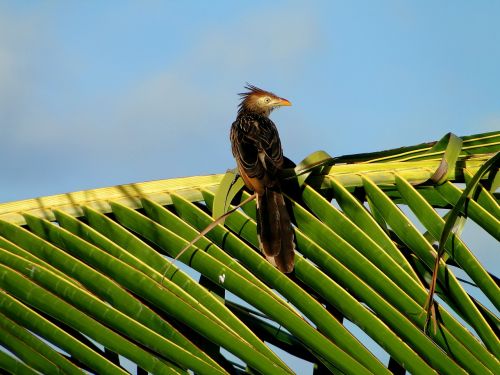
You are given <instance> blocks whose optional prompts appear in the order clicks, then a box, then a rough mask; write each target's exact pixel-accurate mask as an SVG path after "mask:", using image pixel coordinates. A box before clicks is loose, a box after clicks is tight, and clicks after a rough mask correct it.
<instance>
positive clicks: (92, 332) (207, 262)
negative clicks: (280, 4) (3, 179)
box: [0, 132, 500, 374]
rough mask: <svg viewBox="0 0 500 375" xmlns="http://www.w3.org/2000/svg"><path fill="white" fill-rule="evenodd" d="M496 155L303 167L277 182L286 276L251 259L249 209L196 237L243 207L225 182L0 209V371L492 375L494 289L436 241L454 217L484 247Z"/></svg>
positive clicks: (467, 144) (471, 141)
mask: <svg viewBox="0 0 500 375" xmlns="http://www.w3.org/2000/svg"><path fill="white" fill-rule="evenodd" d="M499 145H500V132H492V133H487V134H477V135H472V136H467V137H461V138H459V137H456V136H454V135H452V134H448V135H446V136H445V137H443V138H442V139H441V140H440V141H438V142H433V143H428V144H420V145H416V146H412V147H405V148H400V149H395V150H387V151H383V152H378V153H368V154H359V155H348V156H342V157H333V158H332V157H330V156H329V155H328V154H327V153H325V152H323V151H320V152H316V153H313V154H311V155H310V156H309V157H307V158H306V159H304V161H302V162H301V163H299V164H298V165H297V167H296V168H294V169H289V170H287V171H285V174H284V175H285V177H284V179H285V180H284V186H285V188H286V189H285V193H286V194H287V197H288V201H289V204H290V209H291V212H293V220H294V224H295V234H296V241H297V254H296V257H295V271H294V273H293V274H291V275H284V274H282V273H280V272H279V271H278V270H277V269H276V268H274V267H273V266H272V265H271V264H270V263H268V262H267V261H266V260H265V259H264V258H263V257H262V256H261V254H260V252H259V251H258V241H257V236H256V224H255V203H254V202H250V203H248V204H246V205H244V206H243V207H242V209H239V210H236V211H235V212H234V213H232V214H231V215H229V216H228V217H227V218H226V219H225V221H224V223H223V225H222V223H220V224H219V225H215V227H214V228H213V229H212V230H211V231H209V232H208V233H206V234H205V235H204V236H199V233H200V232H201V231H202V230H203V229H204V228H206V227H207V226H208V225H210V224H211V223H213V221H214V216H215V217H218V216H220V215H221V214H222V213H224V212H226V211H227V210H228V209H229V208H230V207H231V205H233V206H235V205H237V204H239V203H240V202H242V201H243V200H245V199H247V198H248V197H249V194H248V192H245V191H243V192H241V187H242V184H241V182H240V181H239V180H237V179H236V176H235V175H234V174H231V173H232V172H228V174H226V175H222V174H221V175H211V176H197V177H189V178H182V179H171V180H163V181H153V182H145V183H138V184H130V185H123V186H117V187H110V188H102V189H96V190H91V191H82V192H75V193H69V194H63V195H57V196H51V197H43V198H38V199H33V200H26V201H20V202H11V203H4V204H0V348H3V350H0V369H3V370H5V371H7V372H13V373H27V374H28V373H29V374H31V373H37V372H41V373H82V372H94V373H99V374H108V373H125V372H127V371H134V369H133V368H130V365H125V362H124V361H122V359H123V358H127V359H128V360H129V361H131V362H132V363H133V364H134V366H136V367H137V371H138V372H139V373H143V372H144V371H147V372H150V373H155V374H156V373H158V374H163V373H166V374H170V373H172V374H177V373H187V371H188V370H191V371H194V372H196V373H200V374H205V373H206V374H222V373H239V372H250V373H252V372H259V373H265V374H282V373H283V374H284V373H292V372H293V371H294V370H296V369H294V367H293V361H290V358H292V357H290V356H295V357H297V358H300V360H302V361H306V362H309V363H312V364H313V365H314V366H315V368H316V369H317V371H319V372H320V371H329V372H332V373H352V374H363V373H366V374H368V373H376V374H385V373H390V372H391V371H401V370H402V369H405V370H408V371H409V372H411V373H414V374H427V373H435V372H438V373H443V374H460V373H463V374H466V373H477V374H487V373H491V374H495V373H500V363H499V361H498V356H499V355H500V344H499V341H498V325H499V318H498V309H499V305H500V300H499V296H500V293H499V292H500V291H499V287H498V281H497V280H498V279H497V278H496V277H495V276H494V275H492V274H491V273H490V272H488V269H487V268H485V267H484V265H482V264H481V263H480V261H479V260H478V259H477V258H476V256H475V255H474V254H475V251H474V249H473V248H471V247H470V244H466V243H465V241H463V240H462V239H461V238H460V235H459V232H458V231H455V232H453V231H451V230H452V229H453V227H454V221H455V219H456V217H458V216H460V217H461V218H465V219H470V220H473V221H474V222H475V223H476V224H477V225H478V226H480V227H481V228H483V229H484V232H483V233H482V235H484V236H491V237H492V238H494V239H496V240H497V241H498V240H499V238H500V231H499V228H500V225H499V218H500V207H499V205H498V195H497V193H496V191H495V186H496V179H495V177H496V176H497V171H498V161H497V159H491V158H492V157H493V156H494V155H495V154H496V153H498V151H499V150H500V146H499ZM478 171H480V173H479V174H478V173H477V172H478ZM235 182H236V183H235ZM464 183H465V187H464ZM472 184H474V187H475V191H474V192H471V193H470V194H468V193H469V190H471V188H472ZM464 190H465V194H463V192H464ZM467 194H468V195H467ZM464 203H465V204H464ZM443 210H444V211H443ZM420 228H424V230H425V232H423V231H422V229H420ZM440 238H441V239H442V238H444V239H442V241H441V242H442V244H441V245H440V246H439V249H441V248H442V249H443V251H444V256H443V258H442V259H441V260H440V261H439V263H438V268H437V270H438V272H437V274H436V276H437V279H436V280H437V284H436V291H437V297H438V303H437V304H436V305H434V311H435V321H434V324H435V327H436V329H434V330H432V329H431V330H426V313H425V303H426V300H427V294H428V290H427V288H428V286H429V281H430V279H431V278H432V272H433V266H434V263H435V259H436V254H437V252H436V248H437V246H438V243H439V242H440ZM191 241H194V242H193V244H192V245H191V246H189V247H188V249H187V251H185V252H182V253H181V250H182V249H183V248H185V247H186V245H188V244H189V243H190V242H191ZM490 251H494V250H490ZM176 257H179V259H178V260H176V261H174V262H172V260H173V259H174V258H176ZM457 270H460V273H458V271H457ZM198 275H199V276H198ZM463 275H467V277H468V278H470V280H471V281H470V282H471V283H473V285H474V286H475V291H474V294H473V295H471V294H470V293H469V292H468V291H469V290H470V289H469V287H468V286H467V284H466V281H467V280H464V278H463ZM459 276H460V277H459ZM352 325H355V326H357V327H358V329H360V330H361V331H363V332H364V334H365V335H367V336H368V337H370V338H371V340H373V341H374V342H375V343H377V344H378V345H379V346H380V348H382V350H383V351H384V352H385V353H387V355H388V356H389V357H390V361H389V362H386V360H384V359H383V358H384V357H383V356H382V357H381V355H380V351H373V346H372V345H368V344H367V341H366V339H364V338H363V337H361V336H359V334H357V333H356V332H357V331H356V330H353V329H352ZM275 348H280V350H276V349H275ZM229 353H230V354H229ZM283 353H289V356H284V355H283ZM128 363H130V362H128Z"/></svg>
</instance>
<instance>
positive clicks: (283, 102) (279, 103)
mask: <svg viewBox="0 0 500 375" xmlns="http://www.w3.org/2000/svg"><path fill="white" fill-rule="evenodd" d="M291 105H292V103H290V102H289V101H288V100H286V99H283V98H279V99H278V100H277V102H276V106H280V107H290V106H291Z"/></svg>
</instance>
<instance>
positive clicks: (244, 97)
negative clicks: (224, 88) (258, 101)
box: [238, 83, 278, 112]
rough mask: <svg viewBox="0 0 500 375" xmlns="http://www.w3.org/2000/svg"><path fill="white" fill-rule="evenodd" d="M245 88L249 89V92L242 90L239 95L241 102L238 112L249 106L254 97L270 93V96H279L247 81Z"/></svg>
mask: <svg viewBox="0 0 500 375" xmlns="http://www.w3.org/2000/svg"><path fill="white" fill-rule="evenodd" d="M245 89H247V90H248V91H247V92H241V93H239V94H238V95H239V96H240V97H241V102H240V104H239V106H238V112H241V111H242V110H243V108H244V107H245V106H248V104H250V102H251V101H252V99H255V98H258V97H260V96H264V95H268V96H270V97H275V98H277V97H278V96H277V95H275V94H273V93H272V92H270V91H266V90H263V89H261V88H259V87H257V86H254V85H251V84H250V83H247V84H246V85H245Z"/></svg>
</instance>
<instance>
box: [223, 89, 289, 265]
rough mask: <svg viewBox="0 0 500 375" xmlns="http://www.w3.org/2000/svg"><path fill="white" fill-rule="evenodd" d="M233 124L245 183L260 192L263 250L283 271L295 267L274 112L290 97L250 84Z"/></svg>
mask: <svg viewBox="0 0 500 375" xmlns="http://www.w3.org/2000/svg"><path fill="white" fill-rule="evenodd" d="M245 89H246V90H248V91H246V92H244V93H240V94H239V95H240V97H241V101H240V104H239V106H238V113H237V117H236V120H235V121H234V122H233V123H232V125H231V131H230V140H231V150H232V153H233V156H234V158H235V160H236V164H237V167H238V172H239V174H240V176H241V177H242V178H243V181H244V183H245V186H246V187H247V188H248V189H250V190H251V191H253V192H254V193H255V194H256V202H257V215H256V216H257V233H258V238H259V247H260V250H261V251H262V252H263V253H264V255H265V257H266V259H267V260H268V261H269V262H270V263H271V264H273V265H274V266H276V267H277V268H278V269H279V270H280V271H281V272H283V273H290V272H292V271H293V269H294V254H295V241H294V232H293V226H292V223H291V220H290V215H289V214H288V210H287V208H286V204H285V199H284V197H283V193H282V190H281V184H280V180H279V175H280V172H281V170H282V169H283V163H284V158H283V149H282V147H281V140H280V137H279V134H278V129H277V128H276V125H275V124H274V123H273V122H272V121H271V119H270V118H269V115H270V114H271V112H272V111H273V110H274V109H275V108H277V107H282V106H291V105H292V104H291V103H290V101H288V100H287V99H284V98H281V97H279V96H277V95H275V94H273V93H272V92H269V91H266V90H263V89H260V88H258V87H256V86H253V85H250V84H247V85H246V86H245Z"/></svg>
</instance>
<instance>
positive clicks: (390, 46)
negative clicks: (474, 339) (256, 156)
mask: <svg viewBox="0 0 500 375" xmlns="http://www.w3.org/2000/svg"><path fill="white" fill-rule="evenodd" d="M499 14H500V2H498V1H475V2H471V1H440V2H435V1H377V2H375V1H357V2H347V1H342V2H341V1H272V2H269V1H247V2H236V1H216V2H209V1H191V2H181V1H177V2H173V1H163V2H162V1H144V2H138V1H137V2H123V1H120V2H118V1H108V2H98V1H88V2H63V1H51V2H34V1H24V2H16V1H10V2H8V1H2V2H0V160H2V163H1V164H0V176H2V179H1V182H2V184H1V189H0V202H5V201H12V200H19V199H25V198H33V197H37V196H45V195H51V194H58V193H65V192H69V191H75V190H84V189H91V188H97V187H104V186H110V185H116V184H123V183H131V182H140V181H146V180H154V179H163V178H172V177H180V176H189V175H199V174H211V173H220V172H224V171H225V170H226V169H228V168H232V167H234V164H235V163H234V161H233V159H232V155H231V152H230V146H229V139H228V134H229V127H230V125H231V123H232V121H233V120H234V118H235V113H236V106H237V102H238V97H237V95H236V94H237V93H238V92H241V90H242V87H243V85H244V83H245V82H250V83H253V84H255V85H257V86H260V87H262V88H265V89H269V90H271V91H274V92H275V93H276V94H278V95H280V96H283V97H285V98H287V99H289V100H290V101H291V102H292V103H293V106H292V107H290V108H285V109H281V110H279V111H277V112H275V113H273V116H272V118H273V120H274V121H275V122H276V124H277V126H278V128H279V130H280V134H281V138H282V143H283V147H284V150H285V154H286V155H288V156H289V157H290V158H291V159H293V160H295V161H300V160H301V159H302V158H303V157H305V156H307V155H308V154H310V153H311V152H313V151H315V150H318V149H324V150H326V151H328V152H329V153H330V154H331V155H343V154H351V153H357V152H367V151H376V150H382V149H387V148H393V147H399V146H404V145H412V144H416V143H420V142H424V141H432V140H436V139H439V138H440V137H441V136H443V135H444V134H445V133H447V132H450V131H451V132H454V133H455V134H457V135H467V134H474V133H479V132H486V131H493V130H498V129H500V74H499V67H500V27H499V24H498V16H499ZM478 233H479V231H478V230H477V229H476V230H472V231H469V232H468V233H466V236H470V237H471V238H472V239H476V238H478V236H479V234H478ZM492 245H493V246H495V245H497V244H495V243H493V244H492ZM487 247H488V248H489V247H490V244H488V246H487ZM490 254H491V253H490ZM486 259H487V256H485V258H484V260H486Z"/></svg>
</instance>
